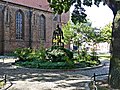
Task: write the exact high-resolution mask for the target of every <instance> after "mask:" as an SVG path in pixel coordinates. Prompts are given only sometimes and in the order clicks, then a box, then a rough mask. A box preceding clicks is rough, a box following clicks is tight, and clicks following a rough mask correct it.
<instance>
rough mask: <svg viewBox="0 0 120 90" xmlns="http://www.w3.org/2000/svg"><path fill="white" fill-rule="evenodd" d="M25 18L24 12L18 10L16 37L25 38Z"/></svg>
mask: <svg viewBox="0 0 120 90" xmlns="http://www.w3.org/2000/svg"><path fill="white" fill-rule="evenodd" d="M23 29H24V19H23V12H22V11H20V10H19V11H17V12H16V39H23Z"/></svg>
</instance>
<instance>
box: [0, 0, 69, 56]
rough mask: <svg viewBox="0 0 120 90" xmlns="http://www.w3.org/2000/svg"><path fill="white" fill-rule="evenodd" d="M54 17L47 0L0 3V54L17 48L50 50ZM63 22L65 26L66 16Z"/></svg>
mask: <svg viewBox="0 0 120 90" xmlns="http://www.w3.org/2000/svg"><path fill="white" fill-rule="evenodd" d="M54 17H55V15H54V14H53V12H52V11H51V10H50V7H49V4H48V2H47V0H2V1H0V54H4V53H9V52H12V51H14V50H15V49H16V48H28V47H30V48H33V49H38V48H40V47H41V46H44V47H46V48H47V47H50V46H51V44H52V42H51V41H52V34H53V31H54V29H55V27H56V24H57V23H58V19H55V20H54V19H53V18H54ZM64 17H65V19H64ZM66 17H67V18H66ZM62 20H63V21H62V22H63V23H66V22H67V21H68V20H69V14H65V15H63V17H62Z"/></svg>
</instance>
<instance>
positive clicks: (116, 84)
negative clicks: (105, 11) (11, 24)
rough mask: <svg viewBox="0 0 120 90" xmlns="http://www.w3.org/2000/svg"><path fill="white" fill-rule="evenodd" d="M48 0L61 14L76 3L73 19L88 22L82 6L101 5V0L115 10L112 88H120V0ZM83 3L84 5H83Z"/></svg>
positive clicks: (111, 64)
mask: <svg viewBox="0 0 120 90" xmlns="http://www.w3.org/2000/svg"><path fill="white" fill-rule="evenodd" d="M92 1H93V0H48V2H49V3H50V6H51V8H52V9H53V10H54V12H55V13H58V14H61V13H63V12H67V11H69V8H70V7H71V5H73V4H74V6H75V9H74V11H73V13H72V21H73V22H74V23H77V22H86V19H85V18H86V16H87V15H86V14H85V9H84V8H83V7H82V6H83V5H85V6H91V5H92V4H93V3H94V4H95V5H97V6H99V3H100V2H101V1H104V4H107V5H108V6H109V8H110V9H111V10H112V11H113V14H114V20H113V27H112V58H111V61H110V85H111V87H112V88H118V89H120V0H94V2H92ZM82 4H83V5H82ZM101 13H102V12H101Z"/></svg>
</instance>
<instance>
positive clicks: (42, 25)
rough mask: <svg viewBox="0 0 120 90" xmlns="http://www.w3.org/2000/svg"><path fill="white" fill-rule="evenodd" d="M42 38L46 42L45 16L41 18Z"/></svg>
mask: <svg viewBox="0 0 120 90" xmlns="http://www.w3.org/2000/svg"><path fill="white" fill-rule="evenodd" d="M40 38H41V39H42V40H46V20H45V16H44V15H41V16H40Z"/></svg>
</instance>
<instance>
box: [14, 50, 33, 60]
mask: <svg viewBox="0 0 120 90" xmlns="http://www.w3.org/2000/svg"><path fill="white" fill-rule="evenodd" d="M14 53H15V55H16V56H17V57H18V58H19V60H21V61H25V60H28V59H29V55H30V54H31V53H32V49H30V48H17V49H16V50H15V52H14Z"/></svg>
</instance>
